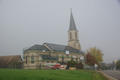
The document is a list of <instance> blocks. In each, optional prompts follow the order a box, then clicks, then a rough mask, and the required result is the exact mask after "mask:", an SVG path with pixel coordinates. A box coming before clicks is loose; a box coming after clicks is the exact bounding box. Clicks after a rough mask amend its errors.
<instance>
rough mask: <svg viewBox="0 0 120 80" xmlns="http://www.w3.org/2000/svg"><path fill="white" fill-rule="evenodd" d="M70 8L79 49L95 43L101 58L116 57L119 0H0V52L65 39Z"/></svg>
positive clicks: (12, 52) (119, 41)
mask: <svg viewBox="0 0 120 80" xmlns="http://www.w3.org/2000/svg"><path fill="white" fill-rule="evenodd" d="M70 8H72V11H73V16H74V19H75V23H76V26H77V29H78V30H79V39H80V44H81V47H82V50H83V51H86V50H87V49H89V48H90V47H94V46H96V47H97V48H99V49H100V50H102V52H103V53H104V61H105V62H111V61H112V60H114V59H120V0H0V55H17V54H20V55H21V54H23V48H28V47H30V46H32V45H34V44H42V43H44V42H49V43H57V44H65V45H67V41H68V33H67V31H68V28H69V19H70Z"/></svg>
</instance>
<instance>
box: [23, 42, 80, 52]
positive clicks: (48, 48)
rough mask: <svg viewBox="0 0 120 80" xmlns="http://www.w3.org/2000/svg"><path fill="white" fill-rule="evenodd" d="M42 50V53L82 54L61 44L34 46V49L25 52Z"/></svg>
mask: <svg viewBox="0 0 120 80" xmlns="http://www.w3.org/2000/svg"><path fill="white" fill-rule="evenodd" d="M28 50H40V51H43V50H45V51H51V50H52V51H58V52H65V51H69V52H74V53H82V52H81V51H80V50H78V49H75V48H72V47H70V46H65V45H60V44H53V43H44V44H43V45H33V46H32V47H30V48H28V49H26V50H24V51H28Z"/></svg>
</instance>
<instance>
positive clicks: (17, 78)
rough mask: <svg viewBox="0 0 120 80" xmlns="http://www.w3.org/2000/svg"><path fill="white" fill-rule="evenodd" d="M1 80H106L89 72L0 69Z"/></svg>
mask: <svg viewBox="0 0 120 80" xmlns="http://www.w3.org/2000/svg"><path fill="white" fill-rule="evenodd" d="M0 80H106V79H105V77H103V76H102V75H101V74H100V73H98V72H95V71H88V70H73V71H71V70H17V69H0Z"/></svg>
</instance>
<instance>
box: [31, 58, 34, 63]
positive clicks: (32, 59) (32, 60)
mask: <svg viewBox="0 0 120 80" xmlns="http://www.w3.org/2000/svg"><path fill="white" fill-rule="evenodd" d="M31 63H32V64H33V63H34V56H31Z"/></svg>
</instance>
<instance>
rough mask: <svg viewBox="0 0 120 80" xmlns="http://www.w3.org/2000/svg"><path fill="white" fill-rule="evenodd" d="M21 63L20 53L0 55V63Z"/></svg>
mask: <svg viewBox="0 0 120 80" xmlns="http://www.w3.org/2000/svg"><path fill="white" fill-rule="evenodd" d="M17 62H21V63H22V58H21V56H20V55H14V56H0V65H8V64H12V63H17Z"/></svg>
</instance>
